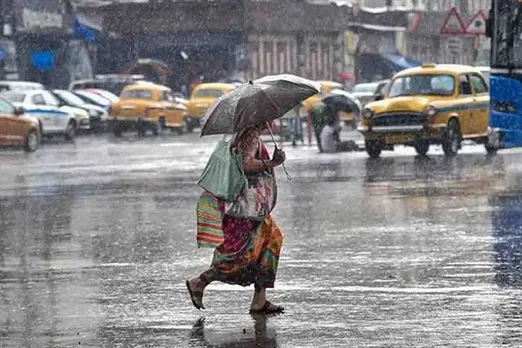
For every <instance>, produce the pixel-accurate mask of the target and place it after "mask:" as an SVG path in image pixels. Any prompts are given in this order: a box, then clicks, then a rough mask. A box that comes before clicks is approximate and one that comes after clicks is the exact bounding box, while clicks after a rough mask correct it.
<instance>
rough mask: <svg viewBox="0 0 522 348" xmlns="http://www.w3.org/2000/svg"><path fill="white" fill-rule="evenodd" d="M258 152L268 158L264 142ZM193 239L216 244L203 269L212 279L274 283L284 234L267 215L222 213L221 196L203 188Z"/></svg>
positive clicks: (243, 283)
mask: <svg viewBox="0 0 522 348" xmlns="http://www.w3.org/2000/svg"><path fill="white" fill-rule="evenodd" d="M259 156H261V158H263V159H269V158H270V156H269V154H268V151H267V149H266V148H265V147H264V146H263V145H261V151H259ZM256 157H257V156H256ZM247 177H248V176H247ZM196 239H197V243H198V247H213V248H215V251H214V257H213V260H212V263H211V267H210V270H209V271H207V272H205V274H207V276H209V277H210V278H211V279H212V280H219V281H222V282H224V283H229V284H236V285H241V286H248V285H251V284H255V285H256V286H257V287H261V288H273V287H274V282H275V278H276V273H277V266H278V263H279V253H280V251H281V246H282V244H283V236H282V234H281V231H280V229H279V227H278V226H277V224H276V223H275V221H274V219H273V218H272V217H271V216H270V215H268V216H267V217H266V218H265V220H264V221H262V222H259V221H254V220H247V219H237V218H233V217H231V216H228V215H226V214H225V202H224V201H223V200H220V199H219V198H216V197H214V196H212V195H211V194H209V193H208V192H204V193H203V194H202V195H201V197H200V199H199V202H198V207H197V238H196ZM209 272H210V273H209Z"/></svg>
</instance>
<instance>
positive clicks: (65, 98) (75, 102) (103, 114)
mask: <svg viewBox="0 0 522 348" xmlns="http://www.w3.org/2000/svg"><path fill="white" fill-rule="evenodd" d="M52 93H53V94H54V96H55V97H56V98H57V99H58V100H59V101H60V103H61V104H65V105H69V106H71V107H75V108H79V109H82V110H85V111H87V113H88V114H89V124H90V130H93V131H101V130H105V129H107V126H108V123H109V113H108V111H107V110H106V109H104V108H103V107H101V106H98V105H95V104H91V103H86V102H85V101H84V100H83V99H82V98H80V97H78V96H77V95H76V94H74V93H73V92H71V91H68V90H65V89H55V90H53V91H52Z"/></svg>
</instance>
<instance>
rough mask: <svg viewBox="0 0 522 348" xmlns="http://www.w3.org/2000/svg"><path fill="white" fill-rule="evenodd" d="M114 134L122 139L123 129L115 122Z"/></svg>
mask: <svg viewBox="0 0 522 348" xmlns="http://www.w3.org/2000/svg"><path fill="white" fill-rule="evenodd" d="M112 134H114V136H115V137H118V138H119V137H121V134H122V129H121V125H120V124H119V122H114V123H113V125H112Z"/></svg>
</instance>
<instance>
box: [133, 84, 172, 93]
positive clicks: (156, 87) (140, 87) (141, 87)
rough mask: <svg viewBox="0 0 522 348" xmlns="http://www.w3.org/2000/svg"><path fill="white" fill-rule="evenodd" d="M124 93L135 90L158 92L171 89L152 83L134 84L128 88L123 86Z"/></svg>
mask: <svg viewBox="0 0 522 348" xmlns="http://www.w3.org/2000/svg"><path fill="white" fill-rule="evenodd" d="M124 90H125V91H135V90H141V91H143V90H147V91H152V90H154V91H156V90H160V91H171V89H170V88H169V87H167V86H163V85H158V84H156V83H153V82H140V83H134V84H131V85H128V86H125V88H124Z"/></svg>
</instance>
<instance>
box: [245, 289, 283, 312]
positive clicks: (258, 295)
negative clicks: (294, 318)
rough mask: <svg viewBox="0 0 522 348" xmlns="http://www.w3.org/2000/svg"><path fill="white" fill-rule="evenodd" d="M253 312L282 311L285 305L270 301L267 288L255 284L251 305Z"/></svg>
mask: <svg viewBox="0 0 522 348" xmlns="http://www.w3.org/2000/svg"><path fill="white" fill-rule="evenodd" d="M250 311H251V312H263V313H280V312H282V311H284V307H282V306H278V305H276V304H273V303H270V302H269V301H267V299H266V288H262V287H259V286H258V285H257V284H256V285H255V290H254V298H253V299H252V304H251V305H250Z"/></svg>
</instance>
